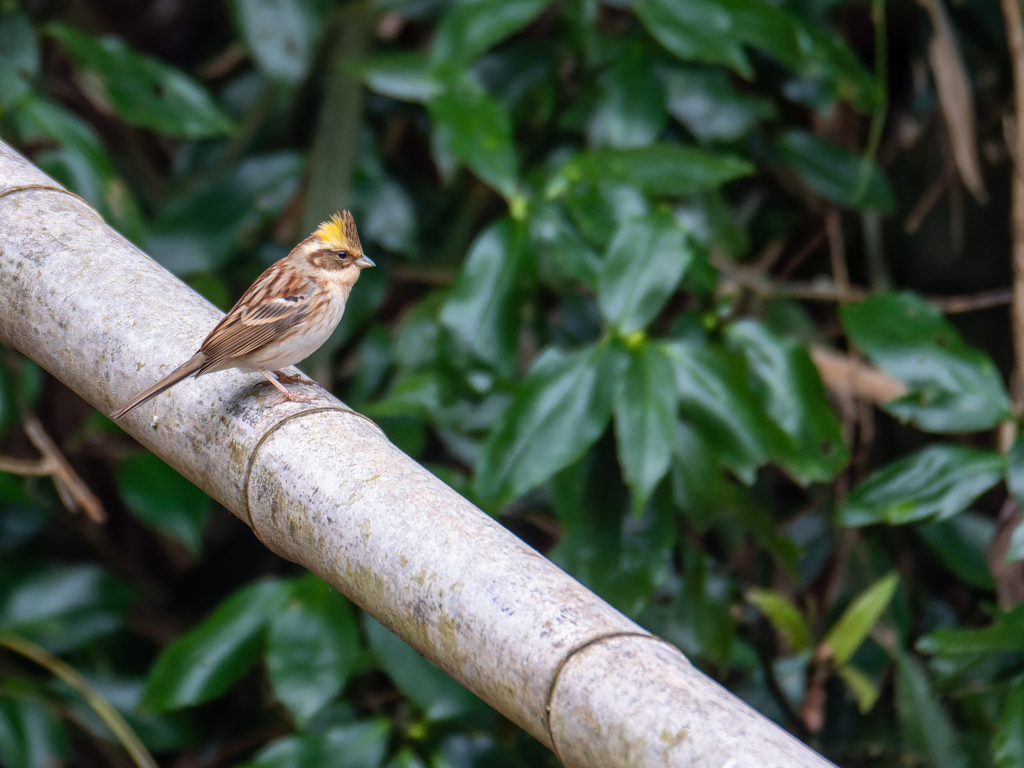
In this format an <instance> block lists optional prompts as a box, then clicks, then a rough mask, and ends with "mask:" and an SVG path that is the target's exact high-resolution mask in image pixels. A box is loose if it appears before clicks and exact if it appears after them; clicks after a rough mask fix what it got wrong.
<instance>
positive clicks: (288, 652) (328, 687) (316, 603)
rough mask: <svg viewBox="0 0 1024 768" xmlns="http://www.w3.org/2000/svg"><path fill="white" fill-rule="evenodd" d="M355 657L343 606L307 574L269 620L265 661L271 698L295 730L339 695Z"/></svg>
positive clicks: (350, 620)
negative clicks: (277, 702) (284, 711)
mask: <svg viewBox="0 0 1024 768" xmlns="http://www.w3.org/2000/svg"><path fill="white" fill-rule="evenodd" d="M359 654H360V647H359V630H358V628H357V626H356V620H355V617H354V616H353V614H352V608H351V607H350V605H349V603H348V601H347V600H346V599H345V598H344V597H342V596H341V595H340V594H338V593H337V592H336V591H334V590H333V589H332V588H331V587H329V586H328V585H327V584H325V583H324V582H323V581H321V580H320V579H318V578H317V577H316V576H314V575H312V574H307V575H306V576H303V577H301V578H300V579H298V580H296V581H295V583H294V584H293V585H292V588H291V594H290V595H289V597H288V602H287V603H285V605H284V607H283V608H281V610H280V611H279V612H278V613H277V614H276V615H275V616H274V617H273V618H272V619H271V622H270V631H269V632H268V633H267V650H266V654H265V659H266V665H267V677H268V678H269V679H270V684H271V685H272V686H273V687H274V695H275V696H276V697H277V700H278V701H280V702H281V703H282V704H284V705H285V707H287V709H288V711H289V712H290V713H291V716H292V718H293V719H294V720H295V722H296V723H297V724H298V725H299V726H300V727H305V726H306V725H308V724H309V721H310V719H311V718H312V717H313V715H315V714H316V713H317V712H318V711H320V709H321V708H322V707H323V706H324V705H325V704H327V702H329V701H330V700H331V699H333V698H334V697H335V696H337V695H338V694H339V693H340V692H341V689H342V688H344V687H345V682H346V681H347V680H348V678H349V676H350V675H351V674H352V673H353V671H354V670H355V667H356V664H357V662H358V659H359Z"/></svg>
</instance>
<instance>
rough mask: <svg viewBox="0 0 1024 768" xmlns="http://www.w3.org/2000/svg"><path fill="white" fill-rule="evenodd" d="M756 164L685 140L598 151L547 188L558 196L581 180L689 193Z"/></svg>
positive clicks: (575, 162) (586, 154)
mask: <svg viewBox="0 0 1024 768" xmlns="http://www.w3.org/2000/svg"><path fill="white" fill-rule="evenodd" d="M753 172H754V166H753V165H752V164H751V163H750V162H749V161H747V160H744V159H743V158H741V157H737V156H736V155H725V154H712V153H710V152H708V151H706V150H703V149H698V148H697V147H687V146H683V145H682V144H668V143H665V144H651V145H649V146H646V147H635V148H630V149H597V150H593V151H591V152H584V153H582V154H579V155H577V156H576V157H574V158H573V159H572V160H570V161H569V162H568V163H567V164H566V165H565V166H563V167H562V169H561V170H560V171H559V173H558V175H557V176H556V177H555V178H554V179H553V180H552V182H551V183H550V184H549V186H548V190H547V193H548V195H549V196H552V197H557V196H558V195H561V194H562V193H563V192H564V190H566V189H567V188H568V187H569V185H571V184H574V183H578V182H580V181H590V182H597V181H606V182H607V181H617V182H621V183H623V184H630V185H632V186H635V187H637V188H639V189H642V190H644V191H645V192H648V193H649V194H652V195H687V194H693V193H695V192H703V191H706V190H711V189H717V188H718V187H720V186H721V185H722V184H725V183H726V182H727V181H732V180H733V179H739V178H742V177H743V176H749V175H750V174H752V173H753Z"/></svg>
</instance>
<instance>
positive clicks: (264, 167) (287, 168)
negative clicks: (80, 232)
mask: <svg viewBox="0 0 1024 768" xmlns="http://www.w3.org/2000/svg"><path fill="white" fill-rule="evenodd" d="M302 165H303V159H302V157H301V156H300V155H299V154H298V153H297V152H293V151H281V152H273V153H271V154H266V155H249V156H248V157H247V158H246V159H245V160H243V161H242V162H241V163H239V164H238V165H237V166H235V167H234V168H231V169H230V170H228V171H226V172H223V173H218V172H214V173H210V174H209V175H206V176H204V177H203V179H202V181H201V182H200V183H199V184H197V185H196V186H195V187H194V188H191V189H189V190H188V191H187V192H185V193H184V194H182V195H181V196H180V197H172V198H171V199H170V200H168V202H167V203H166V204H165V205H164V207H163V208H162V209H161V210H160V212H159V213H158V214H157V216H156V219H155V220H154V221H153V223H152V227H151V231H150V233H149V237H148V238H147V240H146V250H147V251H148V252H149V253H150V255H152V256H153V257H154V258H155V259H156V260H157V261H159V262H160V263H161V264H162V265H163V266H164V267H166V268H167V269H169V270H170V271H172V272H174V273H176V274H179V275H187V274H191V273H193V272H201V271H206V270H211V269H216V268H219V267H222V266H223V265H224V264H225V262H227V260H228V259H229V258H230V257H231V256H232V255H233V253H234V252H235V249H236V248H237V247H238V245H239V240H240V239H241V237H242V236H243V235H244V234H245V233H247V232H251V231H252V230H254V229H256V228H257V227H258V226H259V225H260V224H261V223H263V222H266V221H269V220H271V219H272V218H273V217H275V216H276V215H277V214H278V213H279V212H280V210H281V209H282V208H283V207H284V205H285V203H286V202H287V201H288V200H289V199H290V198H291V196H292V195H293V194H294V193H295V189H296V187H297V186H298V184H299V175H300V173H301V172H302ZM281 255H282V256H283V255H284V254H281ZM370 272H371V274H372V272H373V270H370ZM369 277H370V275H367V276H366V277H364V278H363V279H362V281H361V282H360V284H359V287H360V288H361V289H363V290H361V291H356V292H355V293H354V294H353V296H354V297H358V296H361V295H363V294H364V293H365V292H366V283H367V280H368V278H369ZM355 300H357V299H353V301H355ZM351 304H352V302H350V305H349V307H348V317H349V318H350V319H351V316H352V309H353V307H352V306H351ZM344 327H349V323H347V322H346V323H345V325H344Z"/></svg>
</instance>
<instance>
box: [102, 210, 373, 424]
mask: <svg viewBox="0 0 1024 768" xmlns="http://www.w3.org/2000/svg"><path fill="white" fill-rule="evenodd" d="M372 266H374V263H373V262H372V261H371V260H370V259H369V258H368V257H367V256H365V255H364V254H363V248H362V246H361V245H360V243H359V234H358V232H357V231H356V223H355V221H354V220H353V218H352V214H350V213H349V212H348V211H344V212H343V213H341V214H335V215H334V216H332V217H331V219H330V220H329V221H325V222H324V223H323V224H321V225H320V226H319V227H317V229H316V232H314V233H313V234H312V235H310V236H309V237H307V238H306V239H305V240H303V241H302V242H301V243H299V244H298V245H297V246H295V247H294V248H293V249H292V250H291V252H290V253H289V254H288V255H287V256H285V257H284V258H283V259H281V260H280V261H278V262H276V263H275V264H272V265H271V266H270V267H269V268H268V269H267V271H266V272H264V273H263V274H262V275H260V276H259V277H258V278H256V282H254V283H253V284H252V285H251V286H249V290H247V291H246V292H245V293H244V294H242V298H240V299H239V300H238V303H237V304H235V306H233V307H232V308H231V309H230V310H229V311H228V313H227V314H226V315H224V318H223V319H222V320H221V321H220V322H219V323H218V324H217V326H216V327H215V328H214V329H213V330H212V331H210V335H209V336H207V337H206V341H204V342H203V344H202V346H201V347H200V348H199V351H198V352H196V353H195V354H194V355H193V356H192V357H191V358H189V360H188V361H186V362H185V363H184V364H183V365H182V366H180V367H179V368H176V369H175V370H173V371H171V372H170V373H169V374H167V376H165V377H164V378H162V379H160V381H158V382H156V383H155V384H153V385H152V386H150V387H148V388H147V389H144V390H143V391H141V392H139V393H138V394H137V395H135V396H134V397H133V398H131V399H130V400H129V401H128V402H126V403H125V404H124V405H122V406H121V407H120V408H118V409H116V410H115V411H114V412H113V413H111V414H110V418H111V419H119V418H121V417H122V416H124V415H125V414H126V413H128V412H129V411H131V410H132V409H133V408H137V407H138V406H140V405H142V404H143V403H145V402H146V401H147V400H149V399H151V398H153V397H156V396H157V395H159V394H160V393H161V392H163V391H164V390H167V389H169V388H170V387H173V386H174V385H175V384H177V383H178V382H179V381H181V380H182V379H184V378H187V377H188V376H202V375H203V374H206V373H213V372H214V371H225V370H227V369H229V368H238V369H240V370H243V371H259V372H260V373H262V374H263V375H264V376H266V377H267V379H268V380H269V381H270V383H271V384H273V385H274V386H275V387H277V388H278V389H279V390H280V391H281V395H280V396H279V397H278V398H276V399H275V400H274V401H273V402H272V403H270V405H271V406H274V405H277V404H278V403H281V402H284V401H285V400H295V401H298V402H308V401H309V400H311V399H312V398H310V397H308V396H306V395H300V394H297V393H294V392H289V391H288V389H287V388H286V387H285V386H284V382H286V381H290V379H289V377H287V376H285V375H284V374H283V373H281V369H282V368H285V367H287V366H289V365H295V364H296V363H298V362H300V361H302V360H305V359H306V358H307V357H309V356H310V355H311V354H313V352H315V351H316V350H317V349H319V348H320V346H321V345H322V344H323V343H324V342H325V341H327V339H328V338H329V337H330V335H331V333H333V332H334V329H335V328H337V327H338V323H339V322H340V321H341V316H342V314H344V312H345V304H346V303H347V301H348V297H349V294H350V293H351V291H352V286H353V285H355V283H356V280H358V279H359V273H360V272H362V270H364V269H366V268H367V267H372Z"/></svg>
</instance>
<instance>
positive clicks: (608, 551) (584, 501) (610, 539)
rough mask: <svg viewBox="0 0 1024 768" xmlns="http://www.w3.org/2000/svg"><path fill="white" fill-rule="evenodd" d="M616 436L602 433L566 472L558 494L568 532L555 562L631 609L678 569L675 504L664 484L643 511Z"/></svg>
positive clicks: (556, 482)
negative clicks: (634, 504)
mask: <svg viewBox="0 0 1024 768" xmlns="http://www.w3.org/2000/svg"><path fill="white" fill-rule="evenodd" d="M621 474H622V473H621V472H620V471H619V468H618V466H617V465H616V456H615V449H614V446H613V445H612V441H611V440H601V441H600V442H599V443H598V445H597V446H596V447H595V449H594V450H593V451H591V452H590V453H589V454H588V455H587V456H586V457H585V458H584V460H583V461H580V462H577V463H576V464H574V465H572V466H570V467H568V468H566V469H565V470H563V471H562V472H560V473H558V475H556V476H555V477H554V478H553V479H552V482H551V489H552V493H551V498H552V501H553V503H554V507H555V512H556V514H557V515H558V520H559V522H560V523H561V524H562V525H563V526H565V533H564V534H563V535H562V537H561V538H560V539H559V541H558V544H557V546H556V547H555V548H554V549H553V550H552V551H551V553H550V557H551V559H552V561H554V562H555V563H557V564H558V565H559V566H561V567H562V568H563V569H565V570H566V571H568V572H569V573H571V574H572V575H573V576H575V577H576V578H577V579H579V580H580V581H581V582H583V583H584V584H585V585H586V586H588V587H590V588H591V589H592V590H594V591H595V592H596V593H597V594H599V595H600V596H601V597H603V598H604V599H605V600H607V601H608V602H610V603H611V604H612V605H614V606H615V607H616V608H618V609H619V610H620V611H622V612H623V613H625V614H626V615H627V616H636V615H637V614H639V613H640V612H641V611H642V610H644V609H645V608H646V607H647V606H648V605H650V602H651V598H652V596H653V595H654V592H655V590H656V589H658V588H660V587H661V586H662V585H663V584H664V582H665V580H666V578H667V577H668V575H669V573H670V568H671V565H670V561H671V556H672V549H673V547H674V545H675V542H676V532H675V527H676V523H675V511H674V509H673V508H672V503H671V499H670V498H669V495H668V494H667V493H663V492H662V491H661V490H660V489H659V491H658V492H657V493H656V494H655V495H654V498H652V499H651V501H650V503H648V504H647V505H646V506H645V507H644V508H643V509H642V510H641V514H639V515H630V514H628V512H629V494H628V491H627V489H626V487H625V486H624V485H623V482H622V477H621Z"/></svg>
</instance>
